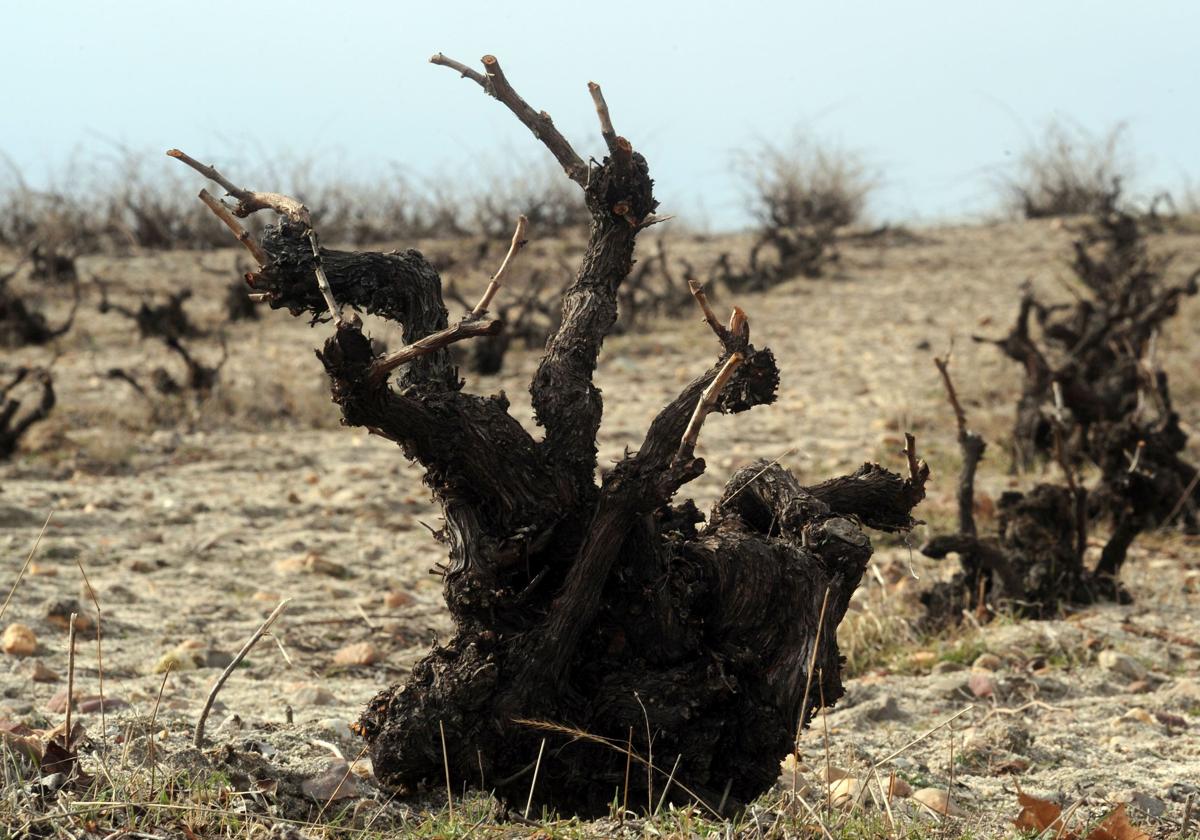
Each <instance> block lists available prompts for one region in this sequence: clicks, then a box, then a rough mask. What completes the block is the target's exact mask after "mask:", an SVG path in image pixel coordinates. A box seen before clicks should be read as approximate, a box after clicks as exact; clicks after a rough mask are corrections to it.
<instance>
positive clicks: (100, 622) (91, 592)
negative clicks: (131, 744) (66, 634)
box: [75, 556, 108, 775]
mask: <svg viewBox="0 0 1200 840" xmlns="http://www.w3.org/2000/svg"><path fill="white" fill-rule="evenodd" d="M75 565H76V566H78V567H79V574H80V575H82V576H83V585H84V586H85V587H87V594H88V597H89V598H91V600H92V606H94V607H95V608H96V672H97V679H98V680H99V683H100V739H101V743H102V744H103V748H104V753H103V758H102V760H101V766H103V767H104V772H105V775H107V774H108V720H107V717H106V715H105V707H106V706H108V698H107V697H105V696H104V645H103V643H102V642H101V641H100V639H101V637H102V636H103V635H104V616H103V614H102V613H101V611H100V599H99V598H98V597H97V596H96V590H95V589H93V588H92V582H91V581H90V580H88V575H87V572H86V571H84V568H83V561H81V560H80V559H79V557H78V556H76V558H75Z"/></svg>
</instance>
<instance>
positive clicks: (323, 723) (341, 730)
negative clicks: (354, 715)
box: [317, 718, 354, 741]
mask: <svg viewBox="0 0 1200 840" xmlns="http://www.w3.org/2000/svg"><path fill="white" fill-rule="evenodd" d="M317 726H319V727H321V728H322V729H324V730H325V731H326V732H329V733H331V734H332V735H333V737H335V738H337V739H338V740H339V741H353V740H354V733H353V732H351V731H350V724H348V723H346V721H344V720H342V719H341V718H321V719H320V720H319V721H317Z"/></svg>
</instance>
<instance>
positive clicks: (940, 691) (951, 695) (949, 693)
mask: <svg viewBox="0 0 1200 840" xmlns="http://www.w3.org/2000/svg"><path fill="white" fill-rule="evenodd" d="M928 689H929V693H930V694H931V695H933V696H935V697H941V698H945V699H947V700H967V699H969V698H970V697H971V689H970V687H969V686H968V679H967V677H966V676H965V675H964V674H963V673H962V672H959V673H954V674H939V675H938V676H937V677H934V678H932V679H930V680H929V684H928Z"/></svg>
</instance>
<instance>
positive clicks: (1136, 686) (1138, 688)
mask: <svg viewBox="0 0 1200 840" xmlns="http://www.w3.org/2000/svg"><path fill="white" fill-rule="evenodd" d="M1125 690H1126V691H1128V692H1129V693H1130V694H1145V693H1146V692H1147V691H1149V690H1150V683H1149V682H1148V681H1147V680H1134V681H1133V682H1131V683H1130V684H1129V685H1127V686H1125Z"/></svg>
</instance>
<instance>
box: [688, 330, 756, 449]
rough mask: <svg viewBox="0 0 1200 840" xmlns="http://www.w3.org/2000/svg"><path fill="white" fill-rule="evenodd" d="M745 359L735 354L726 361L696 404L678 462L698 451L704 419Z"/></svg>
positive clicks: (739, 354)
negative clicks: (697, 442) (698, 441)
mask: <svg viewBox="0 0 1200 840" xmlns="http://www.w3.org/2000/svg"><path fill="white" fill-rule="evenodd" d="M744 358H745V357H744V356H742V354H741V353H734V354H733V355H732V356H730V357H729V358H728V359H726V360H725V364H724V365H723V366H722V367H721V370H720V371H719V372H718V373H717V375H716V376H715V377H714V378H713V381H712V382H710V383H709V385H708V387H707V388H705V389H704V393H703V394H701V395H700V401H699V402H697V403H696V410H695V411H693V412H692V419H691V420H689V421H688V424H687V429H685V430H684V433H683V439H682V440H680V441H679V451H678V452H676V453H675V461H676V462H680V461H685V460H689V459H691V457H692V455H693V453H694V452H695V451H696V441H697V439H698V438H699V437H700V427H701V426H703V425H704V418H705V417H707V416H708V415H709V414H710V413H711V412H712V410H713V408H715V407H716V405H717V397H718V396H720V394H721V389H722V388H724V387H725V385H726V384H727V383H728V382H729V379H730V377H732V376H733V374H734V371H736V370H737V368H738V365H740V364H741V363H742V361H743V359H744Z"/></svg>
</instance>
